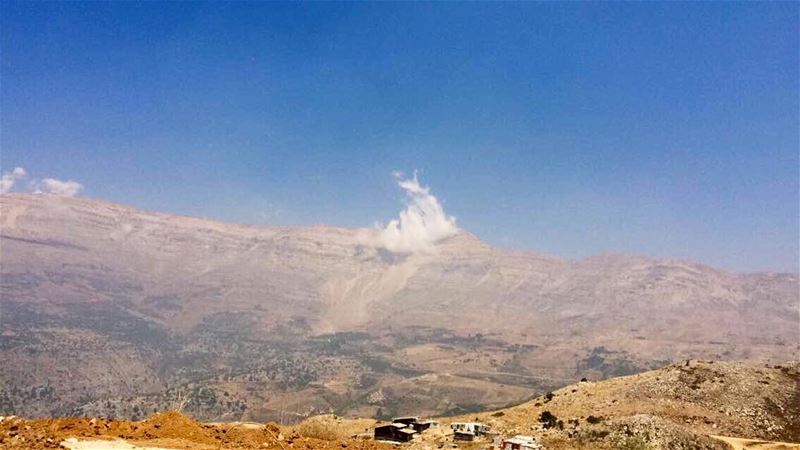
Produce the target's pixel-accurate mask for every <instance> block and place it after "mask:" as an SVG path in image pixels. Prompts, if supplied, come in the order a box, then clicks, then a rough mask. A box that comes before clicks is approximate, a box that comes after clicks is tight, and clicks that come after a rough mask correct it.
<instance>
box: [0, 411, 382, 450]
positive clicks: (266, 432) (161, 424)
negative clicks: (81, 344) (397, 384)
mask: <svg viewBox="0 0 800 450" xmlns="http://www.w3.org/2000/svg"><path fill="white" fill-rule="evenodd" d="M71 437H74V438H78V439H124V440H126V441H128V442H135V443H136V444H137V445H156V444H158V445H160V446H164V443H166V442H169V447H172V448H200V447H202V448H219V449H252V448H259V449H272V450H290V449H291V450H305V449H321V450H334V449H336V450H343V449H347V450H382V449H389V448H391V447H390V446H387V445H384V444H380V443H377V442H374V441H369V440H363V439H351V438H337V439H333V440H325V439H319V438H317V437H310V436H306V435H303V434H302V430H299V431H298V430H295V429H293V428H291V427H279V426H278V425H275V424H266V425H265V426H262V427H248V426H242V424H215V425H210V424H203V423H200V422H197V421H195V420H193V419H191V418H189V417H186V416H184V415H183V414H181V413H179V412H177V411H169V412H165V413H159V414H156V415H154V416H152V417H150V418H148V419H146V420H142V421H139V422H131V421H127V420H105V419H88V418H67V419H20V418H16V417H7V418H5V419H4V420H2V421H0V448H3V449H9V450H11V449H31V450H37V449H50V448H61V447H60V443H61V442H63V441H64V440H65V439H68V438H71Z"/></svg>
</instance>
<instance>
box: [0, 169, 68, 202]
mask: <svg viewBox="0 0 800 450" xmlns="http://www.w3.org/2000/svg"><path fill="white" fill-rule="evenodd" d="M27 176H28V172H27V171H26V170H25V169H23V168H22V167H15V168H14V170H12V171H10V172H5V173H3V176H2V177H0V194H5V193H7V192H11V190H12V189H13V188H14V186H15V185H16V184H17V182H18V181H21V180H23V179H25V178H26V177H27ZM22 190H23V191H28V192H33V193H34V194H52V195H59V196H62V197H75V196H76V195H78V193H79V192H80V191H82V190H83V185H82V184H80V183H78V182H77V181H73V180H67V181H63V180H57V179H55V178H44V179H42V180H38V179H34V180H31V181H30V182H29V183H28V186H27V189H22Z"/></svg>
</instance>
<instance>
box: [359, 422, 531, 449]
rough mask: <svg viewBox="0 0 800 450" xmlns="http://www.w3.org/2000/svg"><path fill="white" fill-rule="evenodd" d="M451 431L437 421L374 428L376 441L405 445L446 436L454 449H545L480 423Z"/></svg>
mask: <svg viewBox="0 0 800 450" xmlns="http://www.w3.org/2000/svg"><path fill="white" fill-rule="evenodd" d="M449 428H450V429H449V431H448V430H444V429H442V427H440V425H439V423H438V422H437V421H435V420H428V419H420V418H419V417H398V418H395V419H393V420H392V421H391V422H390V423H384V424H379V425H377V426H375V430H374V436H373V437H374V438H375V440H376V441H380V442H386V443H392V444H397V445H399V444H403V443H413V442H418V441H425V440H430V439H435V438H441V437H443V436H445V437H447V438H448V439H450V440H451V441H452V443H453V447H456V446H457V444H458V443H459V442H475V441H478V442H483V443H485V444H486V448H489V449H497V450H542V449H543V447H542V446H541V445H540V444H539V442H537V441H536V439H535V438H533V437H532V436H523V435H516V436H507V437H503V436H500V435H499V433H496V432H494V431H492V429H491V428H490V427H489V426H488V425H486V424H483V423H480V422H453V423H451V424H450V427H449Z"/></svg>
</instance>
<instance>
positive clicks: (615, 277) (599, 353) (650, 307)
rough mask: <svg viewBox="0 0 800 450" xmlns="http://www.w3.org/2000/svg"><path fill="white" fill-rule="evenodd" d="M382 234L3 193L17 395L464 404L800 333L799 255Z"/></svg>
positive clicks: (58, 406)
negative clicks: (769, 259) (757, 266)
mask: <svg viewBox="0 0 800 450" xmlns="http://www.w3.org/2000/svg"><path fill="white" fill-rule="evenodd" d="M374 233H376V230H372V229H346V228H337V227H328V226H314V227H297V228H287V227H257V226H246V225H237V224H227V223H222V222H218V221H213V220H207V219H201V218H192V217H183V216H175V215H169V214H163V213H156V212H149V211H143V210H139V209H136V208H131V207H128V206H123V205H117V204H113V203H109V202H104V201H99V200H93V199H88V198H64V197H57V196H50V195H30V194H8V195H0V246H1V247H0V248H1V250H2V260H1V261H0V281H1V283H0V299H1V301H2V305H0V306H2V317H1V318H0V358H3V361H4V362H5V364H3V365H1V366H0V386H2V389H0V413H4V414H19V415H23V416H27V417H62V416H102V417H117V418H130V419H141V418H143V417H147V416H148V415H150V414H152V413H153V412H154V411H159V410H165V409H171V408H178V407H182V408H183V410H184V411H186V412H187V413H190V414H192V415H193V416H194V417H197V418H198V419H200V420H214V421H220V420H222V421H231V420H244V421H258V422H265V421H268V420H273V421H279V422H280V421H282V422H284V423H290V422H296V421H300V420H302V419H303V418H304V417H308V416H312V415H316V414H320V413H330V412H333V413H336V414H339V415H343V416H352V417H378V418H387V417H391V416H395V415H402V414H408V413H416V414H422V415H441V414H462V413H466V412H471V411H481V410H486V409H496V408H502V407H505V406H509V405H512V404H518V403H521V402H524V401H526V400H529V399H531V398H533V397H535V396H537V395H540V394H542V393H544V392H547V391H550V390H553V389H556V388H559V387H562V386H565V385H567V384H570V383H572V382H574V381H575V380H578V379H581V378H583V377H587V378H589V379H594V380H597V379H603V378H608V377H613V376H619V375H627V374H633V373H637V372H642V371H645V370H648V369H651V368H655V367H661V366H663V365H665V364H668V363H670V362H674V361H680V360H684V359H687V358H700V359H715V360H744V361H749V362H753V363H769V364H775V363H778V362H780V361H783V360H786V359H792V358H794V357H795V356H796V355H797V353H798V351H800V347H799V346H800V344H798V343H799V342H800V311H798V308H797V306H798V286H799V285H798V276H797V274H781V273H756V274H737V273H731V272H727V271H724V270H720V269H716V268H713V267H709V266H707V265H703V264H700V263H695V262H690V261H676V260H665V259H656V258H650V257H646V256H640V255H627V254H604V255H600V256H596V257H592V258H587V259H583V260H567V259H563V258H558V257H553V256H549V255H543V254H539V253H534V252H522V251H512V250H505V249H498V248H493V247H491V246H489V245H487V244H486V243H484V242H482V241H481V240H480V239H478V238H477V237H476V236H474V235H471V234H469V233H467V232H465V231H463V230H462V231H459V232H458V233H457V234H456V235H454V236H452V237H449V238H447V239H444V240H442V241H441V242H438V243H437V244H436V246H435V248H433V249H432V250H431V251H429V252H427V251H426V252H420V253H411V254H398V253H392V252H389V251H387V250H386V249H385V248H381V247H380V246H377V245H375V239H374V236H373V235H374Z"/></svg>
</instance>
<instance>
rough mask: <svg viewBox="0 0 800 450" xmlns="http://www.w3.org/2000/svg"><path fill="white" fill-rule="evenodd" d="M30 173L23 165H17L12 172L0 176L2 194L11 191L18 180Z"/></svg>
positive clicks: (0, 192)
mask: <svg viewBox="0 0 800 450" xmlns="http://www.w3.org/2000/svg"><path fill="white" fill-rule="evenodd" d="M26 175H28V173H27V172H25V169H23V168H22V167H15V168H14V170H12V171H11V172H6V173H4V174H3V176H2V177H0V194H5V193H6V192H10V191H11V188H13V187H14V184H16V182H17V181H19V180H21V179H23V178H25V176H26Z"/></svg>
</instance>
